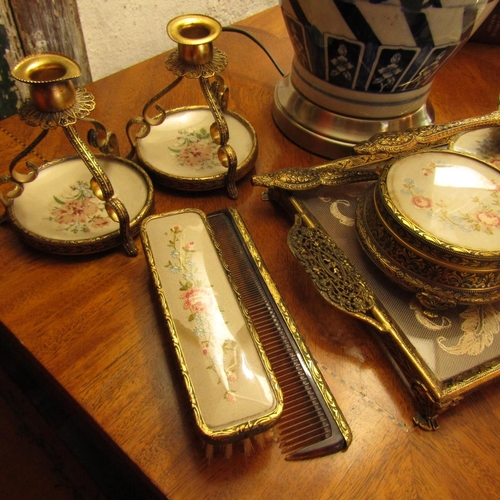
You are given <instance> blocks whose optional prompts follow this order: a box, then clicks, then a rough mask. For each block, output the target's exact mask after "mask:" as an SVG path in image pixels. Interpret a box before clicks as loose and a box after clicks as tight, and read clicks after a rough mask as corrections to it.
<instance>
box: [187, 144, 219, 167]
mask: <svg viewBox="0 0 500 500" xmlns="http://www.w3.org/2000/svg"><path fill="white" fill-rule="evenodd" d="M211 160H212V146H211V144H209V143H208V142H205V141H196V142H194V143H193V144H190V145H189V147H186V148H184V149H183V150H182V151H181V153H180V154H179V161H180V162H181V163H183V164H184V165H187V166H190V167H200V166H201V165H202V164H203V163H204V162H209V161H211Z"/></svg>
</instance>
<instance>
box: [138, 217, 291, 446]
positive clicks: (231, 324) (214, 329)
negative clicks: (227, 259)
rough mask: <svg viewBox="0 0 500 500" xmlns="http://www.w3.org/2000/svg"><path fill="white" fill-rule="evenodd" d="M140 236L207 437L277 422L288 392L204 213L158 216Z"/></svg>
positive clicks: (231, 435) (242, 433)
mask: <svg viewBox="0 0 500 500" xmlns="http://www.w3.org/2000/svg"><path fill="white" fill-rule="evenodd" d="M141 239H142V242H143V246H144V248H145V254H146V257H147V260H148V264H149V267H150V270H151V273H152V276H153V279H154V282H155V286H156V289H157V292H158V295H159V298H160V303H161V306H162V309H163V313H164V317H165V319H166V322H167V325H168V328H169V332H170V336H171V339H172V342H173V344H174V348H175V353H176V355H177V358H178V362H179V365H180V368H181V371H182V373H183V380H184V382H185V384H186V389H187V393H188V395H189V398H190V402H191V406H192V408H193V410H194V415H195V419H196V423H197V425H198V428H199V430H200V431H201V433H202V435H203V436H204V438H205V439H206V440H207V441H208V442H211V443H214V444H226V443H228V442H232V441H234V440H235V439H236V440H237V439H242V438H246V437H250V436H251V435H254V434H258V433H260V432H263V430H266V429H267V428H269V427H270V426H272V425H274V424H275V423H276V420H277V418H278V417H279V416H280V414H281V412H282V407H283V405H282V394H281V390H280V389H279V386H278V384H277V381H276V379H275V376H274V374H273V372H272V370H271V367H270V364H269V361H268V359H267V356H266V354H265V352H264V349H263V348H262V345H261V343H260V340H259V338H258V335H257V333H256V332H255V329H254V327H253V325H252V323H251V321H250V319H249V316H248V313H246V312H245V308H244V306H243V304H242V303H241V300H240V299H239V296H238V295H237V294H236V292H235V289H234V287H233V285H232V282H231V281H230V278H229V276H228V274H227V271H226V269H225V267H224V266H223V264H222V262H221V257H220V252H219V251H218V249H217V246H216V244H215V243H214V240H213V236H212V231H211V229H210V227H209V225H208V222H207V220H206V217H205V215H204V214H202V213H201V212H200V211H198V210H190V209H187V210H183V211H178V212H171V213H167V214H158V215H151V216H150V217H148V218H147V219H146V220H145V221H144V222H143V223H142V225H141Z"/></svg>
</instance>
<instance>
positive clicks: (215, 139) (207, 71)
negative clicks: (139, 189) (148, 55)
mask: <svg viewBox="0 0 500 500" xmlns="http://www.w3.org/2000/svg"><path fill="white" fill-rule="evenodd" d="M221 31H222V27H221V25H220V23H219V22H218V21H216V20H215V19H213V18H211V17H208V16H203V15H185V16H180V17H177V18H174V19H173V20H171V21H170V22H169V23H168V25H167V33H168V35H169V37H170V38H171V39H172V40H173V41H175V42H177V44H178V47H177V50H174V51H172V52H171V53H170V54H169V55H168V57H167V59H166V61H165V65H166V67H167V69H168V70H169V71H171V72H172V73H173V74H174V75H175V76H176V77H177V78H176V79H175V80H174V81H173V82H172V83H170V84H169V85H168V86H167V87H166V88H164V89H163V90H162V91H160V92H159V93H158V94H157V95H155V96H154V97H153V98H152V99H150V100H149V101H148V102H147V104H146V105H145V107H144V108H143V113H142V116H141V117H139V118H134V119H132V120H130V121H129V123H128V124H127V134H128V137H129V140H130V143H131V145H132V151H131V153H130V154H129V155H128V158H132V157H133V156H134V155H135V154H137V155H138V157H139V158H140V159H141V161H142V162H143V163H144V164H145V165H146V166H148V167H149V168H150V170H152V172H151V173H152V174H155V173H156V174H158V170H161V168H160V169H158V168H157V165H155V164H153V165H152V164H151V163H152V162H151V161H148V159H145V158H144V156H146V155H142V154H141V153H142V151H141V147H142V148H143V149H144V150H146V145H145V143H146V140H151V137H149V138H148V136H149V135H150V133H152V132H154V133H158V128H157V127H159V126H162V127H164V128H168V131H167V135H168V134H171V133H172V130H173V128H169V127H170V125H169V126H168V127H165V125H166V123H167V122H168V120H170V119H172V118H174V119H175V116H173V115H175V114H176V113H177V114H179V112H182V113H183V114H184V117H183V120H184V121H185V122H189V121H190V118H192V117H194V119H195V121H197V123H199V121H200V120H199V115H200V112H201V108H202V107H201V106H188V107H185V108H179V109H175V110H170V111H166V110H164V109H163V108H162V107H161V106H160V105H158V104H156V103H157V101H158V100H159V99H160V98H161V97H163V96H164V95H165V94H167V93H168V92H169V91H170V90H172V89H173V88H175V87H176V86H177V85H178V84H179V83H180V82H181V81H182V79H183V78H190V79H198V80H199V82H200V86H201V90H202V92H203V95H204V97H205V100H206V102H207V104H208V109H209V112H210V113H211V115H212V119H213V120H214V121H213V123H212V124H211V125H210V126H207V129H209V135H207V137H203V139H200V135H199V133H198V132H192V133H191V135H192V136H193V137H195V136H196V137H197V138H198V140H199V142H201V140H203V141H205V142H204V143H203V150H202V147H201V146H199V150H198V151H197V152H196V153H197V154H200V155H208V154H209V153H208V145H207V142H208V141H210V142H211V144H212V145H213V144H215V145H216V146H217V152H216V162H218V168H219V169H220V166H221V165H222V167H224V169H225V170H224V169H222V170H223V172H224V173H223V182H222V185H224V184H225V186H226V189H227V192H228V195H229V197H230V198H233V199H236V198H237V197H238V192H237V189H236V180H237V178H238V176H240V175H242V174H244V173H246V172H247V171H248V170H249V168H250V167H251V166H252V163H253V160H254V158H255V156H256V152H257V147H256V135H255V132H254V130H253V128H252V127H251V125H250V124H249V123H248V122H246V121H245V120H244V119H243V118H242V117H241V116H239V115H237V114H236V113H232V112H230V111H228V110H227V109H226V107H227V103H228V92H229V90H228V88H227V87H226V86H225V85H224V80H223V79H222V77H221V76H220V75H219V73H220V72H221V71H222V70H223V69H224V68H225V67H226V66H227V57H226V55H225V53H224V52H222V51H221V50H219V49H217V48H216V47H214V46H213V41H214V40H215V39H216V38H217V37H218V36H219V34H220V33H221ZM211 78H213V82H210V79H211ZM154 104H156V106H155V107H156V110H157V111H159V113H158V114H156V115H155V116H148V115H147V113H148V111H149V109H150V108H151V106H153V105H154ZM189 112H192V113H191V116H188V114H189ZM195 115H196V116H195ZM167 118H168V120H167V122H166V119H167ZM228 120H231V123H232V124H235V128H234V129H233V128H232V132H231V140H232V141H231V142H232V144H233V145H234V144H235V141H236V142H237V143H238V147H240V144H241V142H242V141H241V137H240V136H241V135H243V136H244V137H245V138H244V141H245V143H246V146H245V147H246V149H243V151H244V155H242V156H241V157H240V159H241V158H243V157H246V158H245V160H244V161H243V162H242V163H240V165H238V158H237V156H239V155H240V153H238V154H237V153H236V149H238V148H237V147H236V146H235V147H234V148H233V146H231V145H230V144H229V126H228ZM135 125H140V127H139V128H138V131H137V132H136V133H135V135H134V134H133V133H132V128H133V126H135ZM231 126H232V127H233V125H231ZM155 128H157V129H156V131H155ZM134 130H137V129H136V128H134ZM233 132H234V133H233ZM242 132H243V133H242ZM185 134H186V136H187V135H189V134H190V132H185ZM169 138H170V135H169ZM186 140H189V139H186ZM191 144H192V143H191ZM167 146H168V145H167ZM167 146H164V150H165V151H166V152H168V151H169V150H170V151H172V149H175V148H173V147H167ZM184 151H185V150H184ZM166 154H167V153H166ZM186 154H187V153H186ZM193 161H194V160H193V159H191V160H190V161H186V163H185V165H187V164H191V165H192V163H193ZM162 168H163V165H162ZM200 170H201V168H200ZM155 171H156V172H155ZM163 173H164V172H160V174H159V175H157V178H158V179H159V181H160V182H162V181H165V184H166V185H169V186H171V187H176V188H179V189H186V190H191V189H192V190H204V189H212V188H214V187H218V184H217V180H216V179H211V181H213V182H206V181H207V178H206V177H200V176H199V175H198V174H193V177H192V178H191V179H190V180H189V179H188V180H187V181H186V177H182V176H177V177H176V174H175V173H174V174H173V175H169V174H170V173H167V174H166V175H163ZM220 177H221V176H219V178H220ZM219 180H220V179H219ZM207 186H208V187H207Z"/></svg>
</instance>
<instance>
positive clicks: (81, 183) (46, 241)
mask: <svg viewBox="0 0 500 500" xmlns="http://www.w3.org/2000/svg"><path fill="white" fill-rule="evenodd" d="M80 74H81V71H80V67H79V66H78V64H77V63H76V62H74V61H72V60H71V59H69V58H67V57H66V56H64V55H61V54H56V53H41V54H34V55H30V56H27V57H26V58H24V59H23V60H22V61H20V62H19V63H18V64H17V65H16V66H15V67H14V69H13V70H12V76H13V77H14V78H15V79H17V80H19V81H21V82H24V83H26V84H28V85H29V90H30V97H31V98H30V99H28V100H27V101H26V102H25V103H24V104H23V106H22V107H21V109H20V112H19V115H20V118H21V119H22V120H23V121H25V123H26V124H27V125H29V126H33V127H40V128H41V129H42V131H41V132H40V134H39V135H38V136H37V137H36V139H35V140H34V141H33V142H32V143H31V144H30V145H29V146H28V147H27V148H25V149H24V150H23V151H22V152H21V153H20V154H19V155H18V156H16V158H14V160H13V161H12V162H11V164H10V168H9V175H8V176H5V177H3V178H2V179H0V184H1V183H7V184H8V185H9V186H10V190H9V191H8V192H7V193H6V194H5V195H2V199H1V201H2V202H3V204H4V206H5V208H6V210H5V214H4V215H3V219H6V218H7V217H8V216H10V217H9V218H10V219H11V220H12V222H13V223H14V225H15V226H16V228H17V229H19V230H20V232H21V234H22V236H25V237H26V239H27V240H28V242H29V243H32V244H33V245H34V246H36V247H38V248H40V249H43V250H48V251H53V252H55V253H92V252H95V251H101V250H104V249H106V248H108V247H110V246H114V245H115V244H116V243H117V242H119V243H121V244H122V245H123V247H124V249H125V252H126V253H127V254H128V255H129V256H135V255H137V253H138V250H137V246H136V244H135V243H134V240H133V231H132V228H135V227H136V226H137V227H136V230H135V233H137V231H138V229H139V228H138V222H139V221H140V220H141V219H142V218H143V217H144V216H145V215H147V213H148V212H149V209H150V208H151V206H152V184H151V181H150V180H149V178H148V177H147V174H146V173H145V172H144V171H143V170H142V169H139V167H137V166H136V165H134V164H133V163H132V162H130V161H128V160H124V159H121V158H119V157H118V156H116V155H118V154H119V152H118V143H117V139H116V136H115V134H113V133H111V132H108V131H107V130H106V129H105V127H104V126H103V125H102V124H101V123H100V122H98V121H96V120H94V119H91V118H89V117H88V115H89V113H90V112H91V111H92V110H93V109H94V108H95V102H94V97H93V95H92V94H91V93H90V92H88V91H86V90H85V89H84V88H75V86H74V84H73V81H72V80H74V79H76V78H78V77H79V76H80ZM78 120H82V121H85V122H88V123H90V124H91V125H92V126H93V129H91V130H90V131H89V133H88V140H89V144H90V145H91V146H93V147H96V148H98V149H99V151H100V152H101V153H102V154H103V155H105V156H102V155H100V157H99V159H98V158H97V157H96V156H95V155H94V154H93V153H92V151H91V150H90V148H89V147H88V146H87V144H85V142H84V141H83V139H82V138H81V136H80V134H79V133H78V131H77V129H76V126H75V125H76V123H77V121H78ZM58 127H61V128H62V129H63V131H64V133H65V135H66V137H67V138H68V140H69V142H70V143H71V145H72V146H73V148H74V149H75V151H76V153H77V155H78V156H77V157H68V158H64V159H62V160H58V161H54V162H49V163H48V164H45V165H43V166H41V167H38V166H37V165H35V164H34V163H33V162H30V161H28V162H26V167H25V168H24V169H23V168H20V167H19V162H20V161H21V160H22V159H23V158H24V157H26V156H27V155H28V153H30V152H31V151H32V150H33V149H34V148H35V147H36V146H37V145H38V144H39V143H40V142H41V141H42V140H43V139H44V138H45V137H46V136H47V134H48V132H49V131H50V130H53V129H56V128H58ZM77 160H81V161H83V164H84V166H85V167H86V168H87V169H88V171H90V173H91V179H90V181H89V182H88V186H87V183H86V181H85V179H82V180H80V177H81V172H80V170H81V169H79V164H80V165H81V161H77ZM49 167H50V168H49ZM61 167H62V168H64V169H66V172H67V173H68V182H70V183H72V186H71V188H72V193H71V195H70V196H69V197H68V198H67V200H68V201H67V202H64V201H61V199H62V197H61V196H56V194H54V196H53V198H54V200H55V201H54V203H57V204H58V205H57V206H56V208H54V209H52V210H51V211H50V213H49V214H48V215H47V217H44V218H41V219H40V220H35V214H34V213H33V211H34V210H33V209H35V210H36V211H38V205H39V204H40V202H41V200H43V199H44V196H40V195H41V194H42V193H41V192H40V191H41V190H45V189H47V186H50V185H51V180H54V179H58V178H60V177H61V174H60V172H59V170H60V169H61ZM105 167H106V168H105ZM123 167H125V169H127V170H130V171H133V174H132V175H135V176H136V177H139V178H140V180H141V181H142V187H141V190H142V197H141V200H142V202H143V203H142V206H141V207H139V209H136V208H134V210H135V212H136V213H135V218H134V220H133V221H131V219H130V215H129V212H128V210H127V208H126V206H125V204H124V203H123V201H122V200H121V199H119V198H118V197H117V196H115V191H114V188H113V185H112V182H111V180H110V177H109V175H108V173H107V171H113V176H114V177H119V178H120V183H121V184H123V174H122V173H119V174H117V173H116V172H115V171H117V170H118V169H120V171H121V169H122V168H123ZM23 170H24V171H23ZM76 171H78V174H76ZM42 172H43V174H44V178H45V180H44V181H43V182H40V188H38V189H36V190H35V191H34V192H32V193H31V194H32V195H34V196H35V199H33V201H29V200H24V199H23V203H21V202H18V201H17V200H16V203H15V204H14V199H17V198H19V197H20V195H21V194H22V193H23V192H25V191H26V187H27V186H26V185H27V184H30V183H32V182H33V181H34V180H35V179H37V178H38V177H39V174H41V173H42ZM73 173H74V174H75V175H77V177H78V176H80V177H79V178H78V180H76V181H75V180H74V179H72V178H71V175H72V174H73ZM37 184H38V183H37ZM52 185H53V184H52ZM32 191H33V190H32ZM92 195H93V196H94V197H95V198H97V199H95V198H93V197H92ZM23 198H24V197H23ZM99 202H100V204H99ZM14 207H15V208H14ZM40 210H41V207H40ZM29 212H32V213H31V214H30V213H29ZM84 218H86V219H85V220H84ZM47 221H50V222H51V223H54V221H55V222H56V223H58V224H59V225H58V226H57V229H56V230H53V229H52V228H50V229H49V228H48V227H45V228H44V227H43V225H44V224H48V222H47ZM111 221H114V222H116V223H118V224H119V231H113V230H112V227H113V224H112V223H111ZM63 222H64V224H62V223H63ZM39 226H40V228H41V229H40V230H39V229H38V227H39ZM106 226H110V228H106ZM110 229H111V231H110ZM60 233H62V234H71V237H69V238H61V237H60V236H59V234H60ZM77 234H78V236H75V235H77Z"/></svg>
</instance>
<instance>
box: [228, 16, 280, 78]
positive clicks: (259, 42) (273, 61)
mask: <svg viewBox="0 0 500 500" xmlns="http://www.w3.org/2000/svg"><path fill="white" fill-rule="evenodd" d="M222 31H228V32H232V33H239V34H240V35H245V36H246V37H248V38H250V40H252V41H253V42H254V43H256V44H257V45H258V46H259V47H260V48H261V49H262V50H263V51H264V52H265V53H266V54H267V56H268V57H269V59H270V60H271V62H272V63H273V64H274V66H275V67H276V69H277V70H278V71H279V73H280V74H281V76H284V75H285V72H284V71H283V70H282V69H281V67H280V65H279V64H278V62H277V61H276V59H274V57H273V56H272V55H271V53H270V52H269V50H268V49H267V47H266V46H265V45H264V44H263V43H262V42H261V41H260V40H258V39H257V38H255V37H254V36H253V35H251V34H250V33H248V31H245V30H242V29H240V28H235V27H233V26H226V27H223V28H222Z"/></svg>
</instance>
